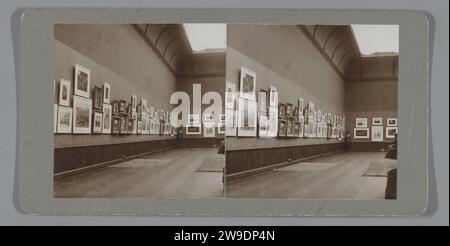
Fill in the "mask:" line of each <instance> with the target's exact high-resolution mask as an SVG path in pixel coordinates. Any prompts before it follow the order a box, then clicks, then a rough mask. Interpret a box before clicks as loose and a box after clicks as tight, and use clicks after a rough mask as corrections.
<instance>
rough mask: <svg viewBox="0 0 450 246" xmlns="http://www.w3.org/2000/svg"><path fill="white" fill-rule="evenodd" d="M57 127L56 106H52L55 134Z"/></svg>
mask: <svg viewBox="0 0 450 246" xmlns="http://www.w3.org/2000/svg"><path fill="white" fill-rule="evenodd" d="M57 126H58V104H56V103H55V104H53V133H56V128H57Z"/></svg>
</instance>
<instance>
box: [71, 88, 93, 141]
mask: <svg viewBox="0 0 450 246" xmlns="http://www.w3.org/2000/svg"><path fill="white" fill-rule="evenodd" d="M81 103H84V104H86V105H84V106H85V107H86V108H89V113H88V126H87V127H77V124H76V120H77V110H76V108H77V106H78V105H79V104H81ZM72 117H73V123H72V126H73V133H75V134H90V133H91V131H92V100H91V99H89V98H84V97H80V96H74V97H73V116H72Z"/></svg>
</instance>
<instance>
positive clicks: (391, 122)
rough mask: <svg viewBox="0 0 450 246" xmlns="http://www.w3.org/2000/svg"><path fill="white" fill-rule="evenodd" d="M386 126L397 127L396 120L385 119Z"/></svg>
mask: <svg viewBox="0 0 450 246" xmlns="http://www.w3.org/2000/svg"><path fill="white" fill-rule="evenodd" d="M386 122H387V124H386V125H387V126H397V118H387V120H386Z"/></svg>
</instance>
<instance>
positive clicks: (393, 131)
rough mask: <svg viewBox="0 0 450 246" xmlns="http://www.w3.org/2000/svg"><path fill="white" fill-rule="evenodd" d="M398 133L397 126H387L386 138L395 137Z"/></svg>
mask: <svg viewBox="0 0 450 246" xmlns="http://www.w3.org/2000/svg"><path fill="white" fill-rule="evenodd" d="M395 135H397V127H396V126H387V127H386V138H395Z"/></svg>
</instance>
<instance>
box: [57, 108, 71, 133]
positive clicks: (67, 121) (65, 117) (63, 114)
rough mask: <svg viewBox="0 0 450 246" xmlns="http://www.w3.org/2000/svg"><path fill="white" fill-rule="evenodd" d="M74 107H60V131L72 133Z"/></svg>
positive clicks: (58, 127)
mask: <svg viewBox="0 0 450 246" xmlns="http://www.w3.org/2000/svg"><path fill="white" fill-rule="evenodd" d="M72 112H73V111H72V108H69V107H65V106H59V107H58V125H57V132H58V133H72Z"/></svg>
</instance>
